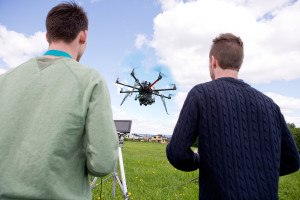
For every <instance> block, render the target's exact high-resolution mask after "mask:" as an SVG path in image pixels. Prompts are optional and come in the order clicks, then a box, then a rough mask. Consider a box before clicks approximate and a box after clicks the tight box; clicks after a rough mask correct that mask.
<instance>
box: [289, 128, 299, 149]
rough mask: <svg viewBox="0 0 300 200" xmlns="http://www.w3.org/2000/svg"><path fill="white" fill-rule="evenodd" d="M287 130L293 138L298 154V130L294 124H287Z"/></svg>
mask: <svg viewBox="0 0 300 200" xmlns="http://www.w3.org/2000/svg"><path fill="white" fill-rule="evenodd" d="M287 126H288V128H289V129H290V131H291V132H292V135H293V138H294V140H295V142H296V145H297V148H298V151H299V152H300V128H297V127H296V125H295V124H294V123H291V124H290V123H287Z"/></svg>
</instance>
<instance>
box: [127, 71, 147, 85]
mask: <svg viewBox="0 0 300 200" xmlns="http://www.w3.org/2000/svg"><path fill="white" fill-rule="evenodd" d="M130 75H131V76H132V77H133V78H134V80H135V82H136V83H137V84H138V85H139V86H140V87H141V88H144V87H143V86H142V84H141V83H140V81H139V79H137V78H136V77H135V75H134V69H133V70H132V72H131V74H130Z"/></svg>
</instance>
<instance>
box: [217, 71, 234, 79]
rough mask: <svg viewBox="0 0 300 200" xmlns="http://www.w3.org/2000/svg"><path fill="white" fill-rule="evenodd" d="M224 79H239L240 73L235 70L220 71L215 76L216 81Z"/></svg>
mask: <svg viewBox="0 0 300 200" xmlns="http://www.w3.org/2000/svg"><path fill="white" fill-rule="evenodd" d="M224 77H227V78H235V79H237V78H238V71H237V70H233V69H220V70H218V72H217V73H216V74H215V79H218V78H224Z"/></svg>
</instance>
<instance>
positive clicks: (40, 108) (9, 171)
mask: <svg viewBox="0 0 300 200" xmlns="http://www.w3.org/2000/svg"><path fill="white" fill-rule="evenodd" d="M117 146H118V139H117V134H116V130H115V126H114V122H113V119H112V111H111V105H110V98H109V93H108V89H107V87H106V84H105V82H104V80H103V78H102V77H101V76H100V75H99V74H98V73H97V72H96V71H95V70H92V69H89V68H86V67H84V66H82V65H81V64H79V63H78V62H76V61H74V60H73V59H69V58H58V59H49V58H46V57H39V58H36V59H32V60H30V61H28V62H26V63H24V64H22V65H20V66H18V67H17V68H15V69H13V70H11V71H9V72H7V73H5V74H2V75H1V76H0V199H1V200H7V199H70V200H76V199H78V200H84V199H89V200H90V199H91V190H90V186H89V178H88V174H87V173H89V174H91V175H94V176H104V175H107V174H109V173H110V172H112V170H113V168H114V166H115V162H116V159H117Z"/></svg>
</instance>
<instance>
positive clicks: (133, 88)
mask: <svg viewBox="0 0 300 200" xmlns="http://www.w3.org/2000/svg"><path fill="white" fill-rule="evenodd" d="M130 75H131V76H132V77H133V78H134V81H135V83H134V85H133V86H131V85H127V84H124V83H121V82H120V81H119V79H117V81H116V83H117V84H119V85H123V86H126V87H129V88H131V89H132V90H128V91H123V89H121V91H120V93H125V94H126V96H125V97H124V99H123V101H122V102H121V105H122V104H123V103H124V101H125V100H126V99H127V97H128V96H130V95H132V94H133V93H140V92H141V90H145V91H147V92H148V93H151V94H154V95H156V96H159V97H160V98H161V100H162V102H163V105H164V107H165V110H166V112H167V114H169V113H168V110H167V106H166V102H165V98H166V99H171V95H170V94H169V96H165V95H162V94H159V92H161V91H170V90H176V89H177V88H176V85H175V84H173V87H172V88H165V89H154V88H153V89H151V88H152V87H153V86H154V85H155V84H156V83H157V82H158V81H160V80H161V79H162V74H161V72H159V75H158V78H157V79H156V80H155V81H154V82H153V83H152V84H151V85H150V86H149V87H148V88H144V86H143V85H142V84H141V83H140V81H139V79H138V78H137V77H136V76H135V74H134V69H133V70H132V72H131V73H130ZM137 86H139V88H138V87H137Z"/></svg>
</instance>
